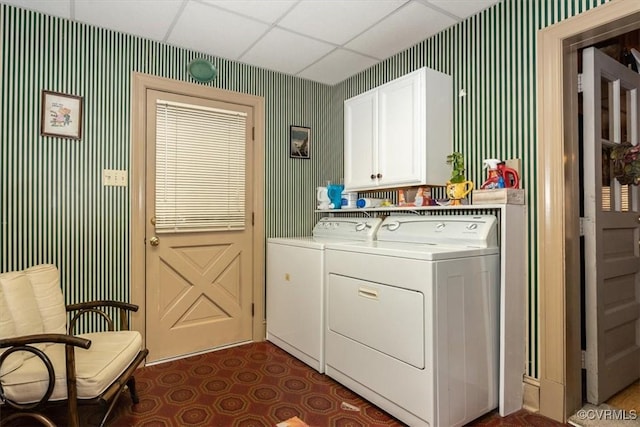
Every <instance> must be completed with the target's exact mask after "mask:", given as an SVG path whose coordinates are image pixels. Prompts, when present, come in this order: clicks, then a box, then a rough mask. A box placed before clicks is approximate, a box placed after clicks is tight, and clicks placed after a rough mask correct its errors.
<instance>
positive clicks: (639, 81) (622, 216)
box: [583, 48, 640, 404]
mask: <svg viewBox="0 0 640 427" xmlns="http://www.w3.org/2000/svg"><path fill="white" fill-rule="evenodd" d="M639 87H640V75H638V73H636V72H634V71H632V70H631V69H628V68H626V67H624V66H623V65H622V64H620V63H618V62H617V61H615V60H613V59H612V58H610V57H608V56H606V55H604V54H603V53H602V52H600V51H598V50H597V49H595V48H589V49H585V51H584V52H583V113H584V157H583V166H584V212H585V220H584V224H585V227H584V231H585V255H584V257H585V259H584V264H585V271H584V275H585V288H586V294H585V304H586V307H585V309H586V314H585V316H586V333H587V349H586V368H587V400H588V401H589V402H590V403H593V404H599V403H601V402H603V401H605V400H607V399H608V398H609V397H611V396H612V395H613V394H615V393H616V392H618V391H620V390H621V389H623V388H624V387H626V386H627V385H629V384H631V383H633V382H634V381H635V380H636V379H637V378H639V377H640V320H639V319H640V256H639V255H640V250H639V247H638V245H639V244H640V219H639V201H638V195H639V192H638V187H637V186H634V185H621V184H620V183H619V182H618V181H617V180H616V179H615V178H614V177H613V174H612V169H613V168H612V162H611V160H610V158H609V155H610V152H611V149H612V148H613V147H615V146H616V145H617V144H620V143H622V142H625V141H629V142H631V143H632V144H634V145H635V144H638V114H639V103H640V100H639V96H638V95H639V94H638V88H639Z"/></svg>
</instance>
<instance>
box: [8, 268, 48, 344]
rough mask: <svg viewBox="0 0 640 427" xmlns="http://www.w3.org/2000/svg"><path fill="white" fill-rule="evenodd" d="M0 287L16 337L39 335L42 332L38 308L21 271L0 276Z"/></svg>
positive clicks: (28, 282)
mask: <svg viewBox="0 0 640 427" xmlns="http://www.w3.org/2000/svg"><path fill="white" fill-rule="evenodd" d="M0 285H2V290H3V291H4V299H5V301H6V302H7V306H9V311H10V312H11V316H12V317H13V322H14V324H15V326H16V333H17V334H18V335H32V334H41V333H43V332H44V326H43V324H42V316H40V307H38V303H37V302H36V296H35V294H34V292H33V287H32V286H31V282H30V281H29V279H28V278H27V275H26V274H24V272H22V271H14V272H11V273H4V274H2V275H0Z"/></svg>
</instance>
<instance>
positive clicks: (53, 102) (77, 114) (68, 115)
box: [40, 90, 82, 139]
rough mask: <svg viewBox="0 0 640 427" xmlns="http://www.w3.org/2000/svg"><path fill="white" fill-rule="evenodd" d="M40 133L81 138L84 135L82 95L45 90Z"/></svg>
mask: <svg viewBox="0 0 640 427" xmlns="http://www.w3.org/2000/svg"><path fill="white" fill-rule="evenodd" d="M40 134H41V135H43V136H60V137H63V138H72V139H80V138H81V137H82V97H81V96H75V95H67V94H65V93H59V92H51V91H48V90H43V91H42V117H41V118H40Z"/></svg>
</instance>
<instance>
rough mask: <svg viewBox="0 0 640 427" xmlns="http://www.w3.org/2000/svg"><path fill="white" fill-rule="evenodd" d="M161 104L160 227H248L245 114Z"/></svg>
mask: <svg viewBox="0 0 640 427" xmlns="http://www.w3.org/2000/svg"><path fill="white" fill-rule="evenodd" d="M156 107H157V108H156V207H155V213H156V225H155V227H156V231H157V232H158V233H161V232H165V233H171V232H174V233H175V232H190V231H191V232H197V231H205V230H214V231H215V230H221V231H222V230H242V229H244V227H245V140H246V114H245V113H241V112H236V111H227V110H221V109H215V108H207V107H201V106H197V105H187V104H181V103H177V102H172V101H164V100H158V101H157V103H156Z"/></svg>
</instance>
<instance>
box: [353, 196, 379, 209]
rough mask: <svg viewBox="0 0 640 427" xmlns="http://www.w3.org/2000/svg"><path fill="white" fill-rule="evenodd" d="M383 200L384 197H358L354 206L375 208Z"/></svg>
mask: <svg viewBox="0 0 640 427" xmlns="http://www.w3.org/2000/svg"><path fill="white" fill-rule="evenodd" d="M382 202H384V199H370V198H366V197H363V198H360V199H358V201H357V202H356V206H357V207H359V208H377V207H378V206H380V205H381V204H382Z"/></svg>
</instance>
